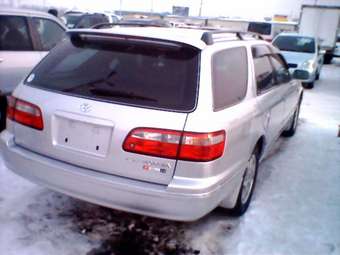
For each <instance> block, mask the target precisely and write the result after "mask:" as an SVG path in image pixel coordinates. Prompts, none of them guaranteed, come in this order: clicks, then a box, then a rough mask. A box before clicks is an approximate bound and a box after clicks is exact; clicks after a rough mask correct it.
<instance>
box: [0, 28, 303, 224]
mask: <svg viewBox="0 0 340 255" xmlns="http://www.w3.org/2000/svg"><path fill="white" fill-rule="evenodd" d="M68 36H69V37H68V39H67V40H64V41H63V42H62V43H60V44H59V45H58V46H57V47H56V48H55V49H53V50H52V51H51V53H50V54H49V55H48V56H46V58H45V59H44V60H43V61H42V62H41V63H40V64H39V65H38V66H37V67H36V68H35V69H34V70H33V71H32V72H31V74H30V75H29V76H28V77H27V79H26V80H25V81H24V82H22V83H21V84H20V85H19V86H18V87H17V89H16V90H15V91H14V93H13V96H12V97H10V99H9V102H10V107H9V109H8V123H7V124H8V125H7V129H6V130H5V131H4V132H2V133H1V135H0V149H1V151H2V152H3V157H4V162H5V164H6V166H7V167H8V168H9V169H10V170H12V171H14V172H15V173H17V174H18V175H21V176H23V177H25V178H27V179H29V180H31V181H33V182H36V183H39V184H42V185H45V186H47V187H49V188H51V189H54V190H56V191H59V192H62V193H65V194H68V195H71V196H74V197H77V198H80V199H83V200H86V201H90V202H93V203H96V204H100V205H104V206H107V207H111V208H115V209H119V210H124V211H128V212H133V213H138V214H143V215H150V216H154V217H160V218H166V219H173V220H182V221H191V220H196V219H198V218H200V217H202V216H204V215H206V214H207V213H209V212H210V211H211V210H213V209H214V208H216V207H217V206H221V207H223V208H228V209H230V212H232V213H233V214H235V215H242V214H243V213H244V212H245V211H246V209H247V208H248V206H249V203H250V200H251V197H252V193H253V190H254V186H255V180H256V176H257V169H258V164H259V162H260V161H261V160H262V159H263V158H264V157H265V156H266V155H267V154H268V152H269V151H270V148H271V147H272V146H273V144H274V142H275V140H276V139H277V138H278V137H279V136H280V135H281V134H282V133H283V135H285V136H292V135H293V134H294V133H295V130H296V128H297V124H298V116H299V109H300V104H301V100H302V93H303V89H302V87H301V83H300V82H299V81H297V80H294V79H292V77H291V75H290V73H289V71H288V66H287V64H286V62H285V61H284V59H283V57H282V56H281V54H280V52H279V51H278V50H277V49H276V48H274V47H272V46H271V45H270V44H269V43H267V42H265V41H262V40H256V39H255V38H252V37H250V36H247V35H244V34H241V33H227V32H223V33H222V31H219V30H216V31H207V30H195V29H181V28H159V27H143V28H141V27H130V26H127V27H115V28H112V29H105V30H104V29H103V30H101V29H92V30H81V29H79V30H69V31H68ZM300 75H301V72H295V73H294V76H295V78H300Z"/></svg>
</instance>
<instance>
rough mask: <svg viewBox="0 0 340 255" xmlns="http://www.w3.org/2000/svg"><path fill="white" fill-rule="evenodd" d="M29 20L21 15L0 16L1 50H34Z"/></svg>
mask: <svg viewBox="0 0 340 255" xmlns="http://www.w3.org/2000/svg"><path fill="white" fill-rule="evenodd" d="M28 31H29V30H28V25H27V20H26V18H25V17H19V16H6V15H4V16H0V50H7V51H32V50H33V44H32V40H31V37H30V35H29V32H28Z"/></svg>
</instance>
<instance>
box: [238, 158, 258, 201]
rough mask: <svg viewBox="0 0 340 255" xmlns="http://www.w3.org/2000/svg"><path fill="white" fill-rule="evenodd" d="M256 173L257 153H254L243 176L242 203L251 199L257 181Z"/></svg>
mask: <svg viewBox="0 0 340 255" xmlns="http://www.w3.org/2000/svg"><path fill="white" fill-rule="evenodd" d="M255 173H256V157H255V155H252V156H251V158H250V160H249V162H248V167H247V169H246V171H245V173H244V177H243V183H242V193H241V202H242V204H245V203H246V202H247V200H248V199H249V196H250V194H251V190H252V188H253V185H254V181H255Z"/></svg>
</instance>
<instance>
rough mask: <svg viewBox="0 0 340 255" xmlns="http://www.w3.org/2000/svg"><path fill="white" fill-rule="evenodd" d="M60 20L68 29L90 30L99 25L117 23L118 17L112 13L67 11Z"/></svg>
mask: <svg viewBox="0 0 340 255" xmlns="http://www.w3.org/2000/svg"><path fill="white" fill-rule="evenodd" d="M62 20H63V21H64V23H65V24H66V26H67V27H68V28H69V29H73V28H90V27H93V26H94V25H97V24H101V23H114V22H118V21H119V20H120V17H119V16H117V15H115V14H113V13H104V12H103V13H100V12H95V13H90V12H83V11H68V12H66V13H65V14H64V16H63V17H62Z"/></svg>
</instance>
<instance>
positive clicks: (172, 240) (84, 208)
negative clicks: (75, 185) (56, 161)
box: [18, 189, 239, 255]
mask: <svg viewBox="0 0 340 255" xmlns="http://www.w3.org/2000/svg"><path fill="white" fill-rule="evenodd" d="M33 201H34V202H31V203H29V204H28V205H27V207H26V209H25V210H24V212H23V213H21V214H20V215H18V217H19V219H20V221H21V223H22V225H23V226H25V228H26V234H27V235H26V236H25V237H24V238H20V240H18V241H19V242H21V243H22V245H27V246H29V245H32V244H34V243H36V242H37V241H39V240H41V238H44V239H45V240H47V241H48V242H51V243H52V244H53V246H54V247H56V248H57V247H59V246H60V245H62V243H63V242H64V241H66V240H64V239H63V238H66V236H70V235H73V236H78V238H79V237H80V238H81V239H83V240H85V242H86V243H88V244H89V247H92V248H91V249H90V250H89V251H88V252H87V253H86V254H87V255H109V254H110V255H112V254H114V255H123V254H124V255H127V254H133V255H150V254H155V255H158V254H162V255H195V254H204V255H206V254H222V253H223V252H222V247H221V244H222V241H221V238H225V237H226V235H230V234H232V232H233V231H234V230H235V229H236V228H237V226H238V224H239V219H238V218H233V217H229V216H228V214H227V213H226V211H225V210H223V209H219V208H218V209H215V210H214V211H213V212H211V213H209V214H208V215H207V216H205V217H203V218H202V219H200V220H197V221H194V222H176V221H170V220H163V219H157V218H152V217H147V216H141V215H136V214H132V213H127V212H123V211H118V210H113V209H110V208H105V207H102V206H98V205H95V204H91V203H87V202H85V201H81V200H78V199H75V198H72V197H69V196H66V195H63V194H60V193H56V192H54V191H50V190H46V189H42V190H41V191H40V192H38V193H37V194H35V197H34V200H33ZM75 240H77V238H76V239H75Z"/></svg>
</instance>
